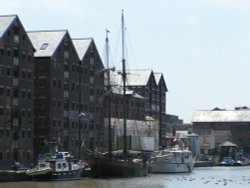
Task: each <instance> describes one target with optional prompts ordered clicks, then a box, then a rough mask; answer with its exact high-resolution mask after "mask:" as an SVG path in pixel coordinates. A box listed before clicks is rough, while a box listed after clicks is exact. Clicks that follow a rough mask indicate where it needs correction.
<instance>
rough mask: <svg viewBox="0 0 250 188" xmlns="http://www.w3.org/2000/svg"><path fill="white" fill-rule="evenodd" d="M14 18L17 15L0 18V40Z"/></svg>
mask: <svg viewBox="0 0 250 188" xmlns="http://www.w3.org/2000/svg"><path fill="white" fill-rule="evenodd" d="M16 17H17V15H6V16H0V38H1V37H2V36H3V34H4V33H5V32H6V31H7V29H8V28H9V27H10V25H11V24H12V22H13V21H14V20H15V19H16Z"/></svg>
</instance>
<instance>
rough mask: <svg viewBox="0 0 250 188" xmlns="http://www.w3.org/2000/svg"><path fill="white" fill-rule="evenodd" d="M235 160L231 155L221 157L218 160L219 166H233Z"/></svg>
mask: <svg viewBox="0 0 250 188" xmlns="http://www.w3.org/2000/svg"><path fill="white" fill-rule="evenodd" d="M234 163H235V160H234V159H233V158H232V157H223V159H222V160H221V161H220V162H219V164H218V165H219V166H233V165H234Z"/></svg>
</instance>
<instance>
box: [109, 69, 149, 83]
mask: <svg viewBox="0 0 250 188" xmlns="http://www.w3.org/2000/svg"><path fill="white" fill-rule="evenodd" d="M152 72H153V71H152V70H151V69H147V70H127V71H126V73H127V79H126V85H127V86H146V85H147V83H148V81H149V78H150V75H151V74H152ZM110 79H111V80H112V81H113V82H115V83H117V84H119V85H122V76H121V71H115V72H110Z"/></svg>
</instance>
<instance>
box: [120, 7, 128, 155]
mask: <svg viewBox="0 0 250 188" xmlns="http://www.w3.org/2000/svg"><path fill="white" fill-rule="evenodd" d="M121 21H122V80H123V131H124V133H123V134H124V135H123V144H124V148H123V154H124V156H125V157H126V156H127V108H126V102H127V100H126V99H127V98H126V67H125V63H126V61H125V58H124V56H125V55H124V44H125V42H124V31H125V27H124V25H125V24H124V15H123V10H122V20H121Z"/></svg>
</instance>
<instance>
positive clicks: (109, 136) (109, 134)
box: [105, 30, 112, 157]
mask: <svg viewBox="0 0 250 188" xmlns="http://www.w3.org/2000/svg"><path fill="white" fill-rule="evenodd" d="M108 33H109V30H106V40H105V41H106V61H107V70H108V71H107V78H108V84H107V93H108V96H107V103H108V104H107V107H108V149H109V150H108V155H109V157H111V152H112V143H111V121H110V118H111V106H110V94H111V92H110V89H111V88H110V87H111V86H110V72H109V71H110V70H109V39H108Z"/></svg>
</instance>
